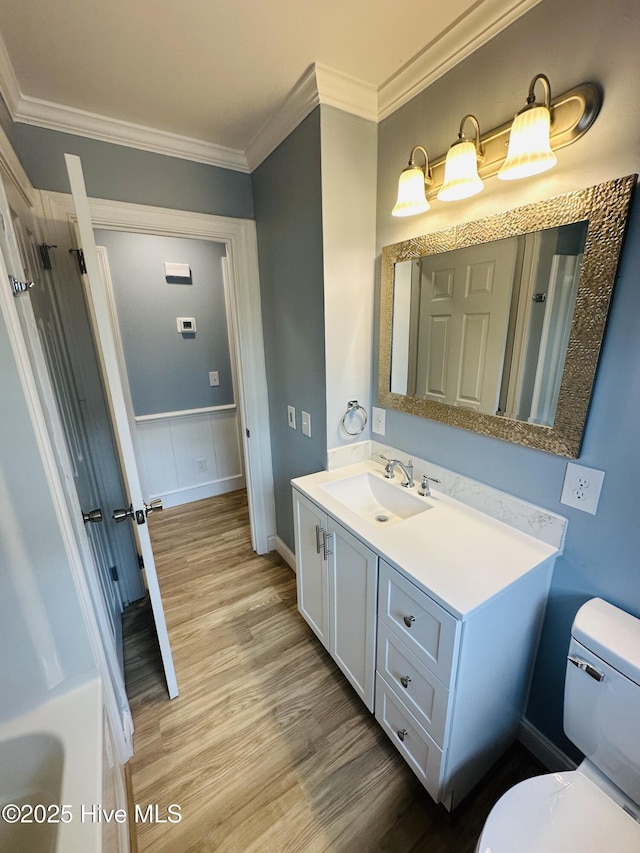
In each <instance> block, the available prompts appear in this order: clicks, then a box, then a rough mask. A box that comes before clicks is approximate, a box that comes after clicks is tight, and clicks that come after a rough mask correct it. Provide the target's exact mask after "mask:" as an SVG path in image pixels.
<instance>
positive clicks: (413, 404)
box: [378, 175, 637, 458]
mask: <svg viewBox="0 0 640 853" xmlns="http://www.w3.org/2000/svg"><path fill="white" fill-rule="evenodd" d="M636 178H637V175H629V176H627V177H624V178H618V179H617V180H614V181H608V182H607V183H603V184H599V185H598V186H595V187H590V188H588V189H584V190H576V191H575V192H571V193H566V194H565V195H561V196H556V197H555V198H551V199H547V200H545V201H540V202H536V203H535V204H529V205H525V206H524V207H519V208H516V209H514V210H508V211H505V212H504V213H499V214H497V215H495V216H489V217H487V218H485V219H479V220H477V221H476V222H467V223H464V224H460V225H456V226H454V227H453V228H447V229H446V230H444V231H438V232H436V233H434V234H425V235H424V236H422V237H415V238H413V239H412V240H405V241H404V242H402V243H395V244H393V245H392V246H385V247H384V248H383V250H382V288H381V297H380V356H379V385H378V401H379V404H380V405H381V406H383V407H385V408H389V409H397V410H399V411H401V412H406V413H407V414H411V415H419V416H420V417H424V418H431V419H432V420H435V421H440V422H442V423H446V424H450V425H451V426H456V427H460V428H462V429H468V430H472V431H473V432H479V433H482V434H483V435H489V436H493V437H494V438H501V439H503V440H505V441H512V442H515V443H517V444H523V445H525V446H526V447H533V448H535V449H537V450H545V451H547V452H549V453H556V454H557V455H559V456H568V457H570V458H577V457H578V456H579V453H580V445H581V443H582V436H583V433H584V427H585V424H586V420H587V412H588V409H589V401H590V398H591V391H592V389H593V383H594V379H595V374H596V368H597V365H598V358H599V356H600V349H601V347H602V339H603V336H604V330H605V325H606V321H607V314H608V312H609V304H610V302H611V294H612V292H613V285H614V282H615V277H616V270H617V267H618V259H619V256H620V249H621V246H622V240H623V236H624V231H625V226H626V222H627V214H628V211H629V205H630V202H631V195H632V192H633V188H634V186H635V183H636ZM585 220H587V221H588V223H589V225H588V230H587V237H586V243H585V247H584V255H583V259H582V267H581V270H580V280H579V284H578V294H577V297H576V306H575V311H574V315H573V321H572V323H571V331H570V335H569V345H568V350H567V357H566V360H565V365H564V371H563V374H562V384H561V387H560V395H559V397H558V403H557V407H556V414H555V420H554V424H553V426H552V427H547V426H541V425H539V424H530V423H526V422H525V421H518V420H513V419H511V418H505V417H499V416H497V415H487V414H483V413H481V412H476V411H474V410H472V409H466V408H462V407H458V406H450V405H448V404H445V403H438V402H435V401H432V400H424V399H421V398H419V397H408V396H404V395H402V394H395V393H393V392H392V391H391V330H392V323H393V276H394V265H395V264H396V263H397V262H398V261H407V260H411V259H414V258H421V257H424V256H425V255H435V254H439V253H440V252H449V251H451V250H452V249H461V248H465V247H467V246H475V245H478V244H479V243H486V242H489V241H492V240H500V239H502V238H504V237H513V236H518V235H521V234H527V233H529V232H531V231H539V230H543V229H546V228H554V227H557V226H559V225H567V224H569V223H571V222H581V221H585Z"/></svg>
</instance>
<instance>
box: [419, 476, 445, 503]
mask: <svg viewBox="0 0 640 853" xmlns="http://www.w3.org/2000/svg"><path fill="white" fill-rule="evenodd" d="M429 483H438V485H440V480H438V479H436V477H430V476H429V475H428V474H423V475H422V484H421V485H420V488H419V489H418V494H419V495H422V497H423V498H428V497H429V495H430V494H431V489H430V488H429Z"/></svg>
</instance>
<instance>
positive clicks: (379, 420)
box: [371, 406, 386, 435]
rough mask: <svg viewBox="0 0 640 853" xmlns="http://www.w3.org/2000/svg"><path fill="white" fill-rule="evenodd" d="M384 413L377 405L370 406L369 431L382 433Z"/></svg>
mask: <svg viewBox="0 0 640 853" xmlns="http://www.w3.org/2000/svg"><path fill="white" fill-rule="evenodd" d="M385 415H386V412H385V410H384V409H380V408H378V406H372V407H371V431H372V432H375V433H377V435H384V431H385Z"/></svg>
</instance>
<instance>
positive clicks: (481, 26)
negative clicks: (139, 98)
mask: <svg viewBox="0 0 640 853" xmlns="http://www.w3.org/2000/svg"><path fill="white" fill-rule="evenodd" d="M539 2H540V0H477V2H476V3H474V4H473V5H472V6H471V8H470V9H468V10H467V11H466V12H465V13H464V14H462V15H461V16H460V17H459V18H458V20H457V21H455V22H454V23H452V24H451V25H450V26H449V27H448V28H447V29H446V30H445V31H444V32H443V33H440V34H439V35H438V36H437V37H436V38H435V39H433V40H432V41H431V42H429V44H427V45H425V47H424V48H423V49H422V50H421V51H420V52H419V53H418V54H417V55H416V56H415V57H413V59H411V60H410V61H409V62H408V63H407V64H406V65H405V66H404V67H403V68H401V69H400V70H399V71H397V72H396V73H395V74H393V75H392V76H391V77H389V78H388V79H387V80H385V81H384V82H383V83H382V84H381V85H380V86H379V87H377V89H376V86H374V85H372V84H370V83H365V82H364V81H362V80H358V79H356V78H354V77H350V76H349V75H347V74H343V73H342V72H340V71H336V70H334V69H331V68H328V67H327V66H326V65H322V64H320V63H317V62H316V63H313V64H312V65H310V66H309V68H307V70H306V71H305V72H304V73H303V74H302V76H301V77H300V79H299V80H298V81H297V83H296V84H295V85H294V87H293V88H292V89H291V91H290V92H289V94H288V95H287V97H286V98H285V100H284V102H283V103H282V105H281V106H280V107H279V108H278V109H277V110H276V112H275V113H274V114H273V115H272V116H271V117H270V118H269V119H268V120H267V122H266V123H265V124H264V125H263V126H262V127H261V128H260V130H259V131H258V133H256V135H255V136H254V138H253V139H252V140H251V142H250V143H249V144H248V145H247V148H246V150H245V151H244V152H243V151H240V150H238V149H234V148H226V147H224V146H221V145H215V144H214V143H212V142H207V141H205V140H202V139H193V138H191V137H187V136H181V135H179V134H176V133H168V132H167V131H163V130H155V129H154V128H150V127H145V126H143V125H139V124H135V123H133V122H127V121H121V120H119V119H113V118H109V117H107V116H103V115H99V114H97V113H92V112H88V111H86V110H79V109H76V108H74V107H69V106H65V105H63V104H56V103H52V102H51V101H45V100H42V99H39V98H33V97H30V96H29V95H24V94H23V93H22V92H21V91H20V87H19V83H18V80H17V78H16V75H15V72H14V70H13V67H12V65H11V61H10V59H9V55H8V53H7V50H6V47H5V45H4V42H3V41H2V37H1V35H0V92H2V95H3V96H4V99H5V101H6V103H7V107H8V109H9V113H10V114H11V117H12V119H13V121H16V122H23V123H24V124H31V125H36V126H37V127H46V128H49V129H52V130H58V131H62V132H63V133H73V134H76V135H79V136H86V137H89V138H90V139H98V140H101V141H104V142H111V143H114V144H116V145H125V146H127V147H129V148H138V149H140V150H143V151H152V152H154V153H157V154H165V155H167V156H170V157H179V158H180V159H183V160H192V161H194V162H196V163H207V164H208V165H211V166H220V167H221V168H224V169H232V170H234V171H238V172H251V171H253V170H254V169H255V168H256V167H257V166H259V165H260V163H262V162H263V160H265V159H266V158H267V157H268V156H269V154H271V152H272V151H273V150H274V149H275V148H277V146H278V145H279V144H280V143H281V142H282V141H283V140H284V139H286V137H287V136H288V135H289V134H290V133H291V131H293V130H294V129H295V128H296V127H297V126H298V125H299V124H300V122H301V121H302V120H303V119H304V118H306V117H307V116H308V115H309V113H310V112H311V111H312V110H313V109H314V108H315V107H316V106H318V104H326V105H328V106H334V107H337V108H338V109H341V110H345V111H346V112H349V113H352V114H354V115H358V116H361V117H363V118H366V119H369V120H370V121H382V119H385V118H387V117H388V116H389V115H391V113H393V112H395V110H397V109H398V108H399V107H401V106H402V105H403V104H406V103H407V101H409V100H411V98H413V97H414V96H415V95H417V94H418V93H419V92H421V91H423V89H426V88H427V86H429V85H431V83H433V82H434V81H435V80H437V79H438V78H439V77H442V76H443V74H445V73H446V72H447V71H449V70H450V69H451V68H453V67H454V66H455V65H457V64H458V63H460V62H462V60H463V59H465V58H466V57H467V56H470V55H471V54H472V53H473V52H474V51H476V50H477V49H478V48H479V47H481V46H482V45H483V44H486V42H488V41H489V40H490V39H492V38H493V37H494V36H495V35H497V34H498V33H499V32H501V31H502V30H503V29H505V28H506V27H508V26H509V24H511V23H513V22H514V21H515V20H517V19H518V18H519V17H521V16H522V15H524V14H525V13H526V12H528V11H529V9H532V8H533V7H534V6H536V5H537V4H538V3H539Z"/></svg>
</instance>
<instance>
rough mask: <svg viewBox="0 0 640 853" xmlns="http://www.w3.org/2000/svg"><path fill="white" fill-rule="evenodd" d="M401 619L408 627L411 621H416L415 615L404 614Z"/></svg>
mask: <svg viewBox="0 0 640 853" xmlns="http://www.w3.org/2000/svg"><path fill="white" fill-rule="evenodd" d="M403 619H404V624H405V625H406V626H407V628H410V627H411V625H412V623H413V622H415V621H416V617H415V616H404V617H403Z"/></svg>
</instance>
